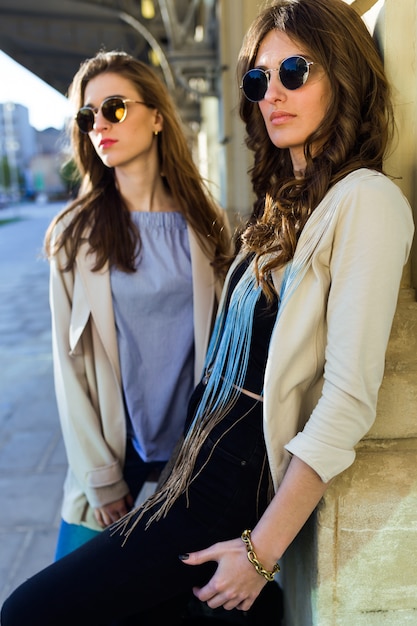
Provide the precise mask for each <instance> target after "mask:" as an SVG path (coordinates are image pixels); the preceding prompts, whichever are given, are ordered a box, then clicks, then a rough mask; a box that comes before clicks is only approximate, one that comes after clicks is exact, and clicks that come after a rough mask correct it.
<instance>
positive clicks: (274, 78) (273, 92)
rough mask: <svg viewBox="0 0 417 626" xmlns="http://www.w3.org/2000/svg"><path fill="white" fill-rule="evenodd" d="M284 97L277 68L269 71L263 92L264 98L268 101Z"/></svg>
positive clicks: (283, 89)
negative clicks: (266, 85)
mask: <svg viewBox="0 0 417 626" xmlns="http://www.w3.org/2000/svg"><path fill="white" fill-rule="evenodd" d="M285 98H286V93H285V88H284V87H283V86H282V83H281V81H280V78H279V74H278V71H277V70H274V71H271V72H270V74H269V80H268V87H267V89H266V92H265V96H264V99H265V100H268V101H269V102H275V101H276V100H284V99H285Z"/></svg>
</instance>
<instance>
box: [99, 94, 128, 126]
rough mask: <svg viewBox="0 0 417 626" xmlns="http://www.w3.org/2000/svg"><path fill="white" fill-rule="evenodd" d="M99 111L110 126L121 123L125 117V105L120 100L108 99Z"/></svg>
mask: <svg viewBox="0 0 417 626" xmlns="http://www.w3.org/2000/svg"><path fill="white" fill-rule="evenodd" d="M101 111H102V113H103V116H104V117H105V118H106V120H108V121H109V122H111V123H112V124H118V123H119V122H123V120H124V119H125V117H126V105H125V103H124V102H123V100H122V99H121V98H108V99H107V100H105V101H104V102H103V104H102V105H101Z"/></svg>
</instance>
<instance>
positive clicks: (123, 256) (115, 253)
mask: <svg viewBox="0 0 417 626" xmlns="http://www.w3.org/2000/svg"><path fill="white" fill-rule="evenodd" d="M105 72H113V73H116V74H118V75H119V76H123V77H124V78H126V79H127V80H129V81H130V82H131V83H132V84H133V85H134V87H135V88H136V89H137V91H138V92H139V94H140V96H141V99H143V100H144V101H145V103H146V105H147V106H148V107H149V108H152V109H153V108H155V109H158V111H159V112H160V113H161V115H162V117H163V122H164V125H163V132H161V133H159V135H158V137H157V141H158V156H159V165H160V171H161V172H163V180H164V184H165V185H166V187H167V189H168V190H169V191H170V193H171V194H172V196H173V198H174V201H175V203H176V205H177V206H178V207H179V210H180V212H181V213H182V214H183V215H184V217H185V219H186V221H187V223H188V224H189V225H190V226H191V227H192V228H193V230H194V231H195V233H196V235H197V237H198V240H199V242H200V244H201V247H202V249H203V250H204V251H205V253H206V254H207V255H208V258H209V259H210V260H211V262H212V265H213V267H214V270H215V272H216V273H217V274H218V275H220V276H221V275H223V274H224V273H225V271H226V269H227V266H228V264H229V261H230V259H229V247H230V234H229V231H228V228H225V216H224V212H223V210H222V209H221V208H219V207H218V206H217V204H216V202H215V200H214V199H213V197H212V195H211V194H210V192H209V190H208V187H207V185H206V183H205V181H204V180H203V179H202V177H201V175H200V173H199V170H198V168H197V166H196V164H195V162H194V160H193V157H192V152H191V149H190V146H189V143H188V140H187V135H186V132H185V128H184V127H183V125H182V122H181V120H180V118H179V115H178V113H177V110H176V108H175V105H174V103H173V100H172V98H171V96H170V94H169V92H168V89H167V87H166V86H165V84H164V83H163V81H162V80H161V79H160V78H159V76H158V75H157V74H156V72H155V71H154V70H153V69H152V68H151V67H150V66H148V65H146V64H145V63H143V62H141V61H139V60H137V59H135V58H134V57H132V56H131V55H129V54H127V53H125V52H119V51H100V52H99V53H97V55H96V56H94V57H93V58H91V59H87V60H86V61H84V63H82V64H81V66H80V68H79V70H78V72H77V73H76V74H75V76H74V79H73V81H72V83H71V85H70V88H69V97H70V100H71V101H72V103H73V104H74V108H75V110H78V109H79V108H80V107H81V106H83V105H84V93H85V89H86V86H87V84H88V82H89V81H90V80H91V79H92V78H95V77H96V76H98V75H99V74H103V73H105ZM68 131H69V133H70V138H71V148H72V158H73V160H74V162H75V165H76V168H77V170H78V172H79V174H80V177H81V184H80V191H79V193H78V197H77V198H76V199H75V200H74V201H73V202H71V203H70V204H69V205H68V207H66V209H65V210H64V211H63V212H62V213H61V214H59V215H58V216H57V217H56V218H55V219H54V220H53V221H52V223H51V224H50V226H49V228H48V230H47V233H46V236H45V251H46V254H47V255H48V257H51V255H53V254H54V253H56V252H57V250H59V249H60V248H61V247H63V246H64V247H65V249H66V252H67V255H68V256H67V258H68V262H67V264H66V267H64V268H62V269H63V270H70V269H71V268H72V267H73V265H74V263H75V259H76V256H77V252H78V249H79V247H80V244H81V243H82V241H83V238H85V237H86V236H87V238H88V242H89V245H90V250H91V252H94V254H95V258H96V263H95V267H94V270H99V269H101V268H102V267H103V266H104V265H105V263H106V262H109V263H110V265H114V266H116V267H118V268H119V269H121V270H124V271H126V272H133V271H135V258H136V255H137V252H138V250H139V249H140V233H139V231H138V230H137V228H136V227H135V225H134V223H133V221H132V220H131V217H130V213H129V210H128V209H127V207H126V205H125V202H124V201H123V198H122V196H121V195H120V193H119V191H118V189H117V186H116V183H115V176H114V170H113V168H108V167H106V166H105V165H104V164H103V163H102V161H101V159H100V158H99V157H98V156H97V153H96V151H95V150H94V147H93V145H92V143H91V141H90V139H89V137H88V135H86V134H83V133H81V132H80V130H79V128H78V126H77V124H76V123H75V121H74V120H71V122H70V125H69V128H68ZM132 141H134V137H132ZM71 212H73V215H71V217H70V218H69V223H68V224H66V226H65V228H64V230H63V232H62V234H61V236H60V237H59V238H58V239H57V241H54V237H53V233H54V230H55V226H56V224H57V222H59V221H60V220H62V219H63V218H65V217H66V216H67V215H68V214H69V213H71Z"/></svg>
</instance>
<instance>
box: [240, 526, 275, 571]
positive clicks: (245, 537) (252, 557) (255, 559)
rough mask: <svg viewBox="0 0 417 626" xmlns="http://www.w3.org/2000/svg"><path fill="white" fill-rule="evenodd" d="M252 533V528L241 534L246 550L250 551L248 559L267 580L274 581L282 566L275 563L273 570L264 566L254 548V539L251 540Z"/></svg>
mask: <svg viewBox="0 0 417 626" xmlns="http://www.w3.org/2000/svg"><path fill="white" fill-rule="evenodd" d="M250 534H251V531H250V530H244V531H243V533H242V535H241V537H240V538H241V539H242V541H243V543H244V544H245V545H246V550H247V552H248V559H249V561H250V562H251V563H252V565H253V566H254V568H255V569H256V571H257V572H258V574H260V575H261V576H263V577H264V578H266V580H268V581H269V582H272V581H273V580H274V576H275V574H277V573H278V572H279V571H280V567H279V565H278V563H275V565H274V567H273V568H272V570H271V571H268V570H267V569H265V568H264V566H263V565H262V563H260V562H259V561H258V557H257V556H256V552H255V550H254V549H253V545H252V541H251V538H250Z"/></svg>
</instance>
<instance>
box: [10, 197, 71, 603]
mask: <svg viewBox="0 0 417 626" xmlns="http://www.w3.org/2000/svg"><path fill="white" fill-rule="evenodd" d="M61 206H62V205H61V204H55V205H45V206H41V205H37V204H30V205H20V206H18V207H17V206H16V207H13V208H6V209H0V221H1V220H4V219H7V218H12V219H14V218H16V220H15V221H11V222H9V223H7V224H1V223H0V363H1V376H0V511H1V513H0V604H2V603H3V600H4V599H5V597H6V596H7V595H8V594H9V592H10V591H11V590H12V589H14V588H15V587H16V586H17V585H18V584H20V583H21V582H22V581H23V580H25V579H26V578H27V577H28V576H30V575H32V574H33V573H35V572H36V571H38V570H39V569H41V568H42V567H44V566H45V565H47V564H49V563H50V562H51V561H52V559H53V555H54V549H55V541H56V536H57V529H58V522H59V518H60V505H61V495H62V485H63V480H64V475H65V470H66V460H65V452H64V447H63V444H62V440H61V431H60V426H59V421H58V415H57V410H56V403H55V395H54V389H53V379H52V357H51V334H50V314H49V303H48V277H49V267H48V262H47V261H46V260H43V259H41V258H40V257H39V255H40V254H41V251H42V243H43V237H44V233H45V230H46V228H47V225H48V223H49V221H50V219H51V218H52V216H53V215H54V214H55V213H56V212H57V211H58V210H59V209H60V208H61Z"/></svg>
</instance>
